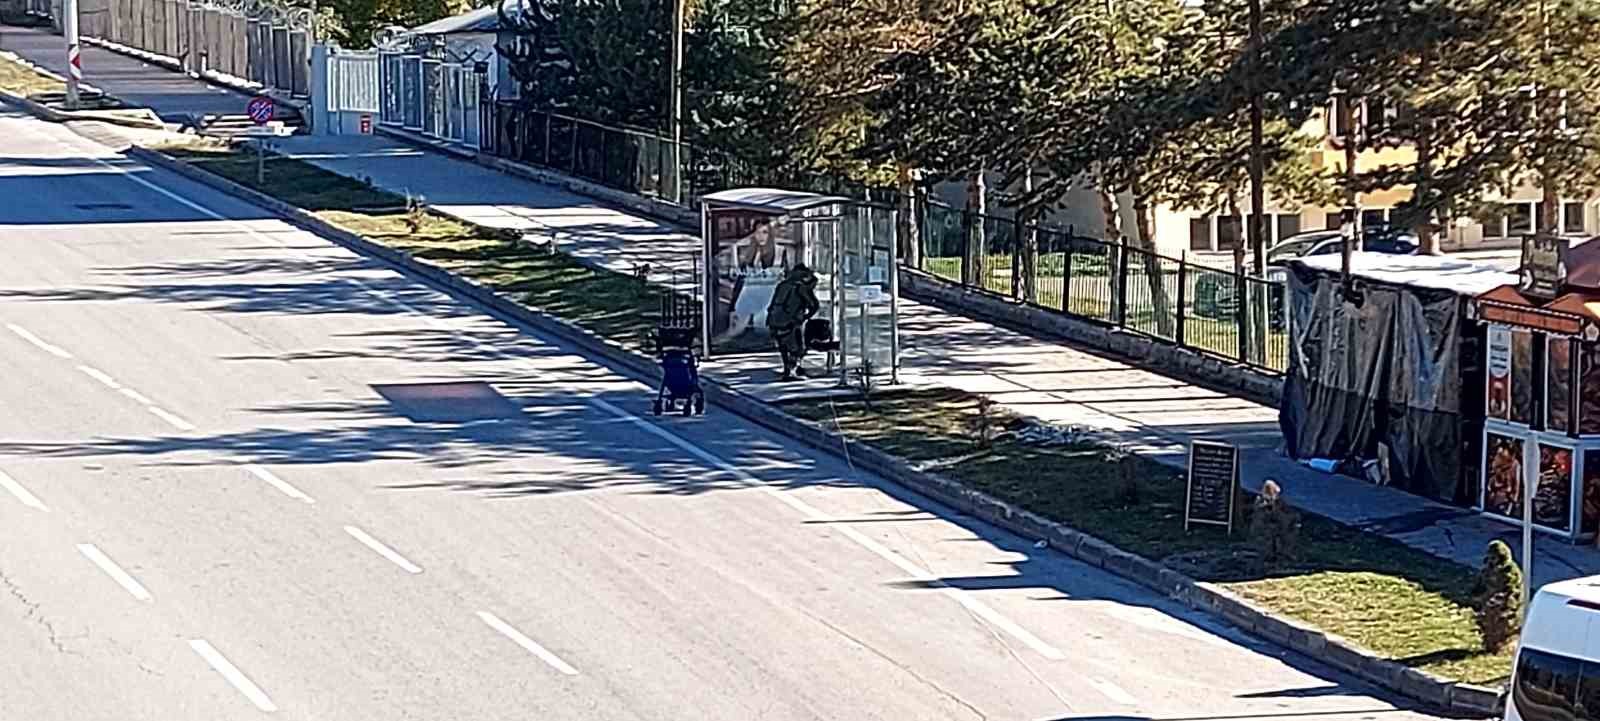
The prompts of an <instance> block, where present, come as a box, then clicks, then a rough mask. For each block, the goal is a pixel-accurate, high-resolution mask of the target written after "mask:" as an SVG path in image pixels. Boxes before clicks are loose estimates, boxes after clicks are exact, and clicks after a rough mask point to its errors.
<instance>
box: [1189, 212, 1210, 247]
mask: <svg viewBox="0 0 1600 721" xmlns="http://www.w3.org/2000/svg"><path fill="white" fill-rule="evenodd" d="M1189 250H1211V216H1209V215H1202V216H1200V217H1198V218H1190V219H1189Z"/></svg>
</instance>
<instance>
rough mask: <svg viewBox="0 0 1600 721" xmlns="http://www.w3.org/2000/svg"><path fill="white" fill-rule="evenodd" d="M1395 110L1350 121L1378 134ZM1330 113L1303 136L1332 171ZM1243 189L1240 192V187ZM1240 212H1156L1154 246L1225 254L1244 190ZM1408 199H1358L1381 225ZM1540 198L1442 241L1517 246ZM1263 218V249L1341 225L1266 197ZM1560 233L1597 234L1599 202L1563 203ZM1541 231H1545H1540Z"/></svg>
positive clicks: (1510, 202)
mask: <svg viewBox="0 0 1600 721" xmlns="http://www.w3.org/2000/svg"><path fill="white" fill-rule="evenodd" d="M1393 113H1394V111H1393V109H1392V108H1388V109H1385V108H1382V107H1376V103H1374V104H1373V105H1371V106H1369V105H1368V104H1366V103H1363V104H1362V106H1361V107H1358V108H1356V109H1355V113H1354V117H1355V118H1356V121H1357V122H1358V123H1361V124H1362V125H1363V129H1365V130H1367V131H1368V132H1369V133H1375V132H1381V131H1382V129H1383V127H1384V125H1385V123H1387V122H1389V121H1391V120H1392V119H1393V117H1394V115H1393ZM1333 117H1336V114H1335V113H1333V112H1327V113H1323V114H1321V116H1320V117H1318V118H1317V119H1315V120H1314V121H1313V122H1311V123H1308V124H1307V125H1306V127H1305V128H1303V129H1302V132H1305V133H1307V134H1308V135H1313V136H1315V137H1317V138H1318V144H1317V148H1316V150H1314V151H1312V152H1313V153H1315V156H1314V157H1313V158H1312V159H1311V160H1312V163H1313V164H1315V165H1316V166H1317V167H1327V168H1329V169H1331V170H1334V171H1342V170H1343V168H1344V147H1343V144H1342V143H1340V142H1339V138H1341V137H1343V136H1344V135H1345V134H1346V133H1344V132H1342V131H1344V130H1345V129H1344V128H1334V127H1333V126H1332V123H1331V122H1330V121H1329V119H1330V118H1333ZM1415 159H1416V152H1415V150H1414V149H1413V148H1411V147H1409V146H1401V147H1393V146H1390V147H1383V148H1380V149H1374V150H1366V151H1363V152H1361V153H1360V154H1359V155H1358V156H1357V158H1356V167H1357V169H1358V170H1359V169H1366V168H1374V167H1378V166H1382V165H1395V164H1402V163H1404V164H1409V163H1412V162H1414V161H1415ZM1241 190H1243V189H1241ZM1242 196H1243V197H1242V198H1241V207H1240V208H1239V214H1228V213H1215V212H1212V213H1206V212H1195V211H1188V210H1178V209H1175V208H1171V207H1158V208H1157V209H1156V211H1155V217H1154V226H1155V235H1156V245H1157V247H1159V248H1160V249H1161V252H1162V253H1163V254H1167V255H1177V254H1179V253H1181V252H1182V251H1185V250H1187V251H1227V250H1232V249H1233V248H1235V247H1238V246H1240V245H1241V244H1243V243H1244V239H1245V236H1246V227H1245V224H1246V223H1248V222H1249V214H1250V212H1251V209H1250V207H1249V193H1248V192H1242ZM1410 197H1411V191H1410V189H1409V188H1396V189H1393V190H1390V191H1386V192H1382V193H1374V194H1367V195H1363V196H1362V197H1361V198H1360V199H1359V205H1360V208H1361V216H1362V222H1363V223H1364V224H1373V223H1382V222H1386V221H1387V220H1389V216H1390V212H1391V211H1392V210H1393V209H1394V208H1395V207H1396V206H1397V205H1400V204H1401V203H1402V202H1404V201H1405V200H1407V199H1409V198H1410ZM1539 198H1540V192H1539V189H1538V188H1537V187H1533V186H1527V187H1522V188H1518V189H1517V190H1516V191H1515V192H1513V193H1511V194H1509V195H1507V196H1504V197H1501V198H1495V199H1494V200H1495V201H1496V202H1498V203H1499V204H1500V206H1501V208H1502V210H1503V212H1502V213H1501V215H1500V217H1499V218H1498V219H1497V220H1496V222H1492V223H1488V224H1484V223H1481V222H1479V221H1478V220H1476V219H1472V218H1457V219H1454V220H1453V221H1452V222H1451V224H1450V226H1449V227H1448V228H1446V230H1445V232H1444V234H1443V236H1442V237H1441V238H1440V245H1441V247H1442V249H1444V250H1471V249H1474V248H1480V247H1494V246H1500V245H1503V244H1506V243H1514V242H1517V239H1519V238H1520V237H1521V236H1522V235H1523V234H1525V233H1529V232H1532V231H1533V230H1534V229H1535V228H1534V225H1535V222H1536V219H1537V218H1538V217H1539V215H1540V213H1539V212H1538V206H1539ZM1263 212H1264V213H1265V214H1266V226H1267V228H1266V229H1267V237H1268V240H1269V242H1268V246H1269V247H1270V245H1271V244H1272V243H1275V242H1277V241H1279V240H1282V239H1284V238H1287V237H1289V236H1291V235H1294V234H1295V233H1299V232H1303V231H1309V230H1324V229H1334V228H1338V227H1339V209H1338V208H1319V207H1303V206H1298V205H1293V204H1289V203H1280V202H1277V201H1275V200H1274V199H1273V198H1272V197H1271V189H1270V188H1269V189H1268V198H1267V202H1266V204H1265V207H1264V208H1263ZM1556 215H1557V221H1556V222H1557V223H1558V228H1557V230H1558V231H1559V232H1561V233H1562V234H1569V235H1583V236H1589V235H1594V234H1597V233H1600V201H1597V200H1596V199H1594V198H1589V199H1580V198H1572V199H1564V200H1563V201H1562V203H1561V207H1560V208H1559V209H1558V210H1557V213H1556ZM1541 230H1542V229H1541Z"/></svg>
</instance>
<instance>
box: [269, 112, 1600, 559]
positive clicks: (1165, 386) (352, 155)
mask: <svg viewBox="0 0 1600 721" xmlns="http://www.w3.org/2000/svg"><path fill="white" fill-rule="evenodd" d="M283 151H284V152H286V153H287V154H289V155H291V156H293V157H296V158H299V159H301V160H305V161H307V162H311V163H315V164H317V165H319V166H321V167H323V168H326V169H328V170H331V171H334V172H338V173H341V174H344V175H348V176H351V177H357V178H369V179H371V180H372V182H374V183H375V184H377V185H378V186H380V187H384V188H387V189H390V190H392V191H395V192H400V193H410V194H412V195H421V196H423V197H425V198H426V200H427V202H428V203H429V204H430V205H432V206H433V207H435V208H436V209H438V210H439V211H441V212H444V213H446V214H449V215H453V216H455V217H458V218H461V219H463V220H470V221H472V222H475V223H480V224H485V225H491V226H495V227H504V228H513V229H517V230H522V231H524V232H527V233H530V234H533V235H537V236H541V237H544V238H550V237H553V238H555V239H556V242H557V246H558V247H559V249H560V250H561V251H562V252H565V253H568V254H570V255H573V256H576V257H579V258H582V259H585V260H588V261H590V262H593V263H597V264H600V265H603V266H605V267H607V268H610V269H612V270H615V271H617V272H620V273H632V272H633V271H634V269H635V267H636V266H637V265H638V264H641V263H650V264H652V265H655V266H660V265H663V264H665V265H683V264H686V263H687V262H688V260H687V259H691V258H693V256H694V254H695V253H696V252H697V251H698V249H699V240H698V239H697V238H695V237H694V236H691V235H688V234H685V233H682V232H680V231H678V230H677V229H675V228H673V227H669V226H667V225H665V224H662V223H659V222H656V221H653V220H650V219H647V218H641V217H637V216H633V215H629V214H627V213H624V212H621V211H617V210H612V209H610V208H608V207H605V206H604V205H601V204H600V203H598V202H596V201H594V200H591V199H588V198H584V197H581V196H578V195H574V194H572V193H569V192H567V191H564V190H560V189H557V188H552V187H549V186H545V185H541V184H538V183H534V182H531V181H526V180H522V179H520V178H516V177H512V176H509V175H505V174H502V173H499V172H496V171H494V170H490V169H487V168H483V167H481V166H478V165H476V164H473V163H471V162H467V161H464V160H460V159H457V158H454V157H451V156H448V155H445V154H443V153H436V152H431V151H426V150H420V149H417V148H415V147H413V146H410V145H408V144H406V143H404V142H402V141H399V140H393V139H389V138H385V137H382V136H370V137H351V136H340V137H326V136H321V137H319V136H306V137H296V138H292V139H290V140H289V141H288V142H287V143H285V144H284V145H283ZM901 338H902V346H903V355H902V361H903V368H904V370H905V373H904V375H905V376H906V378H907V379H908V381H909V382H911V383H916V384H932V385H942V386H947V387H953V388H958V389H961V390H965V391H970V392H976V393H983V394H986V395H989V396H991V397H993V398H995V399H996V400H997V401H999V402H1000V403H1001V404H1002V405H1004V406H1006V407H1007V408H1010V409H1011V410H1014V411H1016V412H1018V413H1023V414H1026V415H1030V416H1033V417H1036V418H1039V419H1041V420H1045V421H1049V422H1051V423H1056V424H1060V425H1079V426H1086V427H1091V428H1096V429H1100V430H1103V431H1109V432H1111V433H1113V434H1115V435H1116V436H1118V437H1120V438H1121V439H1123V440H1125V441H1127V442H1129V443H1131V444H1133V445H1134V446H1135V447H1137V448H1139V449H1140V450H1141V452H1143V453H1146V454H1150V455H1153V456H1156V457H1159V458H1161V459H1162V460H1164V461H1168V462H1171V463H1174V464H1181V463H1183V461H1184V458H1185V454H1186V448H1187V443H1188V441H1189V440H1191V439H1196V438H1216V439H1225V440H1227V441H1229V442H1231V443H1235V444H1238V445H1239V446H1240V449H1241V453H1242V454H1243V458H1244V468H1243V471H1242V473H1243V476H1244V478H1243V482H1244V485H1245V486H1246V487H1247V488H1249V489H1251V490H1256V489H1259V488H1260V486H1261V483H1262V482H1263V481H1264V480H1266V479H1268V478H1271V479H1275V480H1277V481H1278V482H1279V484H1280V485H1282V486H1283V487H1284V489H1285V492H1286V493H1287V494H1288V496H1289V497H1290V498H1291V499H1293V500H1294V502H1295V503H1296V504H1297V505H1299V506H1300V507H1302V508H1305V509H1306V510H1309V511H1312V512H1314V513H1318V514H1321V515H1324V516H1328V517H1330V518H1334V519H1336V520H1339V521H1342V522H1344V523H1347V524H1350V525H1354V526H1358V527H1361V528H1365V529H1368V530H1372V531H1375V532H1378V533H1382V534H1384V535H1387V536H1390V537H1393V538H1395V539H1397V540H1400V541H1403V542H1405V543H1407V544H1409V545H1412V546H1415V547H1418V548H1421V549H1423V550H1426V551H1429V552H1431V553H1433V554H1435V555H1438V556H1443V557H1445V558H1450V559H1452V560H1455V561H1458V562H1460V563H1464V564H1468V565H1471V566H1474V567H1475V566H1476V565H1477V564H1478V563H1479V562H1480V561H1481V558H1482V554H1483V548H1484V546H1485V545H1486V544H1487V543H1488V542H1489V541H1490V540H1492V539H1495V538H1501V539H1504V540H1506V541H1507V542H1508V543H1511V544H1512V546H1513V548H1515V547H1517V546H1519V545H1520V533H1518V532H1517V531H1516V530H1515V529H1513V528H1512V527H1510V526H1507V525H1504V524H1500V523H1496V522H1493V521H1490V520H1487V519H1484V518H1480V517H1478V516H1477V514H1475V513H1472V512H1470V511H1466V510H1463V509H1459V508H1455V507H1451V506H1446V505H1443V504H1438V503H1433V502H1430V501H1427V500H1425V499H1423V498H1420V497H1418V496H1413V495H1411V494H1408V493H1404V492H1401V491H1397V490H1393V489H1388V488H1381V487H1377V486H1373V485H1370V484H1367V483H1365V482H1362V481H1360V480H1357V479H1353V478H1346V477H1343V476H1333V475H1328V474H1324V473H1319V472H1316V471H1312V470H1310V469H1308V468H1305V467H1304V466H1301V465H1299V464H1296V463H1293V462H1291V461H1289V460H1288V459H1287V458H1285V457H1283V456H1282V455H1281V454H1280V453H1279V445H1280V444H1281V442H1282V437H1281V435H1280V431H1279V428H1278V419H1277V411H1276V409H1273V408H1268V407H1266V406H1262V405H1259V404H1255V403H1251V402H1249V401H1245V400H1241V399H1238V398H1233V397H1229V396H1224V395H1221V394H1219V393H1215V392H1213V391H1209V390H1206V389H1203V388H1198V387H1195V386H1193V385H1189V384H1187V383H1184V382H1181V381H1177V380H1173V379H1171V378H1167V377H1165V376H1161V375H1157V374H1155V373H1151V372H1148V371H1143V370H1139V369H1137V368H1133V367H1130V366H1127V365H1125V364H1122V363H1118V362H1116V361H1112V360H1107V359H1105V358H1102V357H1099V356H1097V355H1093V354H1091V353H1086V352H1083V351H1080V350H1077V349H1074V348H1071V347H1068V346H1065V345H1062V344H1060V343H1056V342H1052V341H1048V340H1041V339H1037V338H1032V337H1029V336H1026V335H1023V334H1020V333H1015V332H1012V331H1008V330H1005V329H1002V328H997V327H994V326H992V325H988V324H986V323H982V322H979V321H974V320H971V319H968V318H964V317H961V316H958V315H953V314H950V313H947V312H944V311H942V310H939V309H937V308H933V307H930V306H927V305H923V304H920V303H916V302H912V301H902V303H901ZM707 372H708V373H709V374H710V375H712V376H713V377H715V378H717V379H718V380H720V381H723V382H727V383H729V384H731V385H734V386H739V387H741V388H742V389H745V390H749V391H752V392H755V393H756V394H757V395H765V394H763V393H761V391H762V390H764V389H762V388H760V387H759V386H760V385H762V383H761V380H760V379H764V378H766V377H768V374H764V373H763V374H756V373H753V372H752V371H751V369H750V368H749V366H748V364H746V363H740V362H736V363H734V364H732V367H730V365H729V364H727V363H716V362H713V363H710V364H708V366H707ZM1088 530H1091V531H1092V530H1093V529H1088ZM1587 574H1600V552H1596V551H1594V550H1592V549H1589V548H1580V547H1574V546H1570V545H1567V544H1564V543H1561V542H1559V541H1555V540H1546V541H1544V542H1542V543H1540V545H1539V554H1538V563H1537V569H1536V574H1535V578H1536V579H1537V580H1538V581H1539V582H1540V583H1544V582H1548V581H1551V580H1557V579H1561V578H1569V577H1572V576H1577V575H1587Z"/></svg>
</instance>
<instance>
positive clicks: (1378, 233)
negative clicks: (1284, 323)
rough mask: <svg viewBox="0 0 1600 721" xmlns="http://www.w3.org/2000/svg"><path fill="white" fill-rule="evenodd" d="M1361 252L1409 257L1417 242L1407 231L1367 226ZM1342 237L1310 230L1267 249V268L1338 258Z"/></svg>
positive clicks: (1336, 233) (1337, 233) (1362, 232)
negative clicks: (1294, 261) (1317, 257)
mask: <svg viewBox="0 0 1600 721" xmlns="http://www.w3.org/2000/svg"><path fill="white" fill-rule="evenodd" d="M1361 236H1362V241H1361V249H1362V250H1364V251H1366V252H1368V253H1389V254H1392V255H1411V254H1413V253H1415V252H1417V248H1418V247H1419V246H1420V245H1421V241H1419V240H1418V239H1417V236H1416V235H1415V234H1413V233H1411V232H1410V231H1406V230H1401V229H1399V228H1394V227H1391V226H1387V225H1369V226H1367V227H1365V228H1362V230H1361ZM1342 243H1343V236H1342V235H1341V234H1340V232H1339V231H1337V230H1313V231H1309V232H1305V233H1300V234H1299V235H1292V236H1289V237H1288V238H1285V239H1283V241H1281V242H1279V243H1278V244H1277V245H1274V246H1272V247H1271V248H1269V249H1267V265H1268V266H1274V265H1276V266H1284V265H1288V264H1289V261H1290V260H1292V259H1294V258H1305V257H1308V256H1313V255H1338V253H1339V247H1340V245H1341V244H1342Z"/></svg>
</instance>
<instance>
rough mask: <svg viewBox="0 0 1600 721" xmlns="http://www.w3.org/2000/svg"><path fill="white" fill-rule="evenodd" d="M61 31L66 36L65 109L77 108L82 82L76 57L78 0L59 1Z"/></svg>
mask: <svg viewBox="0 0 1600 721" xmlns="http://www.w3.org/2000/svg"><path fill="white" fill-rule="evenodd" d="M61 14H62V15H63V16H64V17H62V18H61V32H62V34H63V35H65V36H66V37H67V109H68V110H77V109H78V85H79V84H80V83H82V82H83V63H82V61H80V60H79V59H78V54H79V47H78V0H65V1H64V2H63V3H61Z"/></svg>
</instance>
